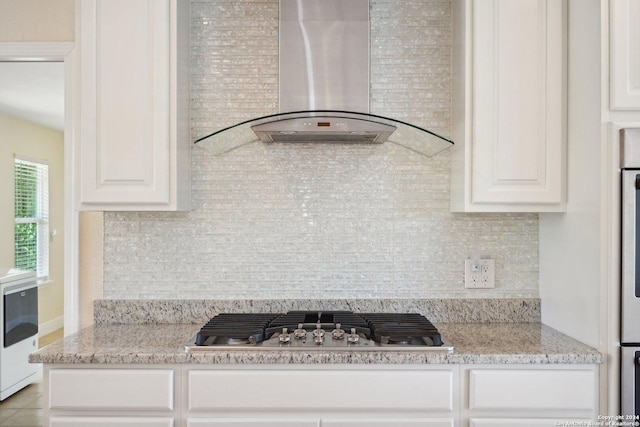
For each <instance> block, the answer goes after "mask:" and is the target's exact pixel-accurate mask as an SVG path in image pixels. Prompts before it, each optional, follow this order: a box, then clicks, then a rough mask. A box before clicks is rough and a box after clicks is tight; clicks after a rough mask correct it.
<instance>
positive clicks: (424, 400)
mask: <svg viewBox="0 0 640 427" xmlns="http://www.w3.org/2000/svg"><path fill="white" fill-rule="evenodd" d="M185 379H186V384H187V385H186V386H185V389H186V394H187V407H186V408H185V409H186V410H187V411H188V422H187V425H188V426H189V427H196V426H199V427H204V426H211V427H213V426H215V427H221V426H229V427H249V426H274V427H275V426H291V427H312V426H313V427H365V426H367V427H453V426H454V417H455V413H456V411H457V401H458V398H457V396H458V392H457V390H458V387H457V384H458V370H457V368H456V367H454V366H452V367H442V366H440V367H433V366H429V367H421V368H420V369H415V368H414V369H401V368H399V367H396V368H395V369H391V368H389V367H388V366H387V367H384V368H371V367H369V368H368V369H358V368H355V367H341V368H331V369H321V368H310V367H307V368H302V369H301V368H295V369H287V367H279V368H270V369H265V368H264V367H253V368H249V369H231V370H229V369H191V370H189V371H188V372H187V373H186V375H185ZM248 414H251V416H250V417H248V416H247V415H248ZM284 420H287V422H286V423H285V422H283V421H284Z"/></svg>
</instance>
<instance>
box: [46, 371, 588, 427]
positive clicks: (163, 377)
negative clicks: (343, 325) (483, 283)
mask: <svg viewBox="0 0 640 427" xmlns="http://www.w3.org/2000/svg"><path fill="white" fill-rule="evenodd" d="M44 390H45V394H44V403H45V404H44V406H43V426H46V427H67V426H69V427H76V426H87V427H107V426H126V427H173V426H175V427H254V426H256V427H257V426H260V427H489V426H492V427H493V426H495V427H503V426H504V427H506V426H512V425H518V426H524V427H550V426H555V425H558V424H557V423H558V422H561V421H566V422H584V421H589V420H594V419H595V418H596V417H597V414H598V366H597V365H574V364H564V365H559V364H557V365H512V364H509V365H458V364H443V365H314V366H301V365H244V366H240V365H234V366H229V365H106V364H104V365H49V364H46V365H45V368H44Z"/></svg>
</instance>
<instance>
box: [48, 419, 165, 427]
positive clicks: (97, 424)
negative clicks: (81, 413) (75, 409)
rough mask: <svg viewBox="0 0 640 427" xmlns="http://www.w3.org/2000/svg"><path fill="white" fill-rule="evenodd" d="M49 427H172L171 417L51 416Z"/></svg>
mask: <svg viewBox="0 0 640 427" xmlns="http://www.w3.org/2000/svg"><path fill="white" fill-rule="evenodd" d="M49 425H50V426H51V427H111V426H117V427H173V425H174V424H173V418H140V417H53V418H51V423H50V424H49Z"/></svg>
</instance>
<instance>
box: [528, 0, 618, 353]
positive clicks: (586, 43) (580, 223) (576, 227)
mask: <svg viewBox="0 0 640 427" xmlns="http://www.w3.org/2000/svg"><path fill="white" fill-rule="evenodd" d="M568 38H569V39H568V53H569V63H568V70H569V76H568V85H569V93H568V110H569V111H568V126H567V129H568V135H567V136H568V155H567V157H568V201H567V202H568V203H567V212H566V213H563V214H541V215H540V297H541V298H542V320H543V322H544V323H546V324H548V325H549V326H552V327H554V328H556V329H558V330H561V331H563V332H565V333H567V334H568V335H570V336H572V337H575V338H577V339H579V340H580V341H583V342H585V343H587V344H589V345H592V346H595V347H599V345H600V336H599V329H600V328H599V322H600V299H599V298H600V284H601V274H602V264H601V260H602V259H601V256H602V253H601V251H602V243H603V242H601V230H602V229H603V227H604V226H605V224H603V218H602V215H601V212H600V209H601V200H602V194H601V183H602V180H603V178H604V174H603V167H604V166H605V165H604V164H603V159H602V150H603V144H602V141H601V132H602V122H601V110H600V105H601V104H600V101H601V89H600V77H601V76H600V64H601V57H600V49H599V46H600V1H599V0H570V1H569V32H568Z"/></svg>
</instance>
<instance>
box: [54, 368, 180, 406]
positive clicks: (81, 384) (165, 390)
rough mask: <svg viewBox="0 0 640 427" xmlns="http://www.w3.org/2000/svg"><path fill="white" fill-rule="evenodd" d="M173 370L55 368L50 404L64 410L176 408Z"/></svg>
mask: <svg viewBox="0 0 640 427" xmlns="http://www.w3.org/2000/svg"><path fill="white" fill-rule="evenodd" d="M173 378H174V374H173V370H170V369H148V370H144V369H140V370H137V369H51V370H49V371H48V382H49V393H48V401H47V402H46V404H47V407H48V408H50V409H54V410H56V409H63V410H87V409H89V410H135V411H170V410H173V406H174V403H173V402H174V397H173Z"/></svg>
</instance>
